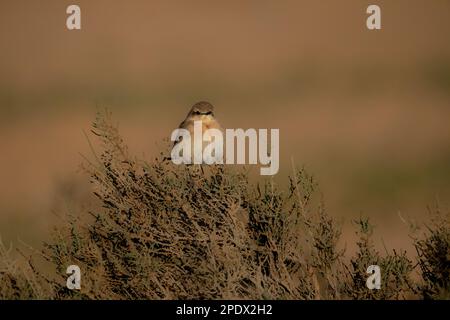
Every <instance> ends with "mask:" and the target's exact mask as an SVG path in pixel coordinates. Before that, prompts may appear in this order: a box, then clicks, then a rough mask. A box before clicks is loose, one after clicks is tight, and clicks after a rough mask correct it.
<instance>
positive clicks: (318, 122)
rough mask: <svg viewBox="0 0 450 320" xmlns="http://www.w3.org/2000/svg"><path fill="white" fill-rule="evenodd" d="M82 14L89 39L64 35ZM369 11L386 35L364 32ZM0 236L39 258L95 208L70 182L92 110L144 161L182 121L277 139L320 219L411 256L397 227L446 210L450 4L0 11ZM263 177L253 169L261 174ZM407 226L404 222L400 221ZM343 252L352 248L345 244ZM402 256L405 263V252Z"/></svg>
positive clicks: (79, 179) (18, 1)
mask: <svg viewBox="0 0 450 320" xmlns="http://www.w3.org/2000/svg"><path fill="white" fill-rule="evenodd" d="M73 3H76V4H78V5H79V6H80V7H81V12H82V30H81V31H68V30H67V29H66V18H67V14H66V8H67V6H68V5H70V4H73ZM369 4H378V5H379V6H380V7H381V10H382V30H381V31H369V30H367V29H366V26H365V21H366V18H367V14H366V8H367V6H368V5H369ZM0 7H1V10H0V150H1V153H0V235H1V237H2V238H3V242H5V243H6V244H9V243H13V244H14V243H17V242H20V241H23V242H25V243H28V244H30V245H32V246H37V247H39V246H40V243H41V242H42V241H43V240H46V239H48V237H49V235H50V229H51V226H52V225H54V224H55V223H58V221H59V218H58V217H57V215H58V214H60V213H64V212H75V213H76V212H86V208H85V206H86V207H88V206H90V203H91V202H92V201H93V199H92V197H91V196H90V186H89V183H88V180H89V179H88V177H87V176H85V175H84V174H83V173H82V172H80V170H79V164H80V163H81V162H82V157H81V156H80V153H81V154H87V155H89V153H90V151H89V146H88V143H87V140H86V138H85V136H84V133H83V131H84V132H89V129H90V125H91V122H92V121H93V120H94V117H95V113H96V110H97V108H103V107H108V108H109V109H110V110H112V112H113V116H114V119H115V121H117V122H118V123H119V124H120V128H121V132H122V134H123V136H124V138H125V140H126V141H127V143H128V144H129V146H130V150H131V152H132V153H134V154H136V155H137V156H140V157H143V158H145V159H149V160H151V159H152V158H153V157H154V156H155V155H156V153H157V152H158V151H159V150H158V148H159V142H161V141H162V140H163V139H164V138H168V137H169V135H170V132H171V131H172V130H173V129H174V128H175V127H176V126H177V125H178V124H179V123H180V122H181V120H183V118H184V117H185V115H186V113H187V111H188V110H189V108H190V106H191V105H192V104H193V103H194V102H196V101H198V100H208V101H210V102H212V103H213V104H214V105H215V106H216V109H217V112H216V113H217V117H218V118H219V120H220V121H221V123H222V124H223V126H224V127H228V128H238V127H242V128H279V129H280V138H281V146H280V148H281V149H280V159H281V170H280V172H279V173H278V175H277V176H276V177H275V178H274V179H275V180H276V182H277V183H280V184H282V185H283V184H284V185H287V183H288V180H287V175H288V174H289V173H291V172H292V167H291V159H292V158H293V159H294V161H295V163H296V164H297V165H298V166H301V165H305V166H306V168H307V169H308V170H309V172H311V173H313V174H314V175H315V176H316V178H317V180H318V181H319V183H320V186H321V190H322V192H323V195H324V200H325V204H326V208H327V209H328V211H329V213H330V214H331V215H332V216H334V217H336V218H337V219H339V220H342V222H343V223H344V227H343V228H344V240H346V239H351V238H352V234H353V228H352V225H351V221H352V219H355V218H358V217H359V216H360V215H363V216H369V217H370V218H371V219H372V221H373V222H374V224H375V225H376V230H375V231H376V232H377V233H376V234H377V236H376V239H377V241H378V242H377V245H379V246H381V245H382V243H383V242H384V244H385V245H386V247H387V248H401V247H405V246H407V243H409V239H408V237H407V233H408V227H407V226H406V225H405V224H404V223H403V222H402V220H401V218H400V216H403V217H412V218H414V219H426V214H427V209H426V208H427V205H429V204H433V203H435V201H436V199H439V201H440V202H441V204H442V205H444V206H445V205H448V200H449V199H450V125H449V120H450V41H449V34H450V1H447V0H432V1H419V0H417V1H412V0H397V1H362V0H354V1H334V0H322V1H314V0H308V1H300V0H297V1H289V0H284V1H274V0H273V1H264V0H258V1H194V0H192V1H136V0H133V1H107V0H89V1H87V0H78V1H70V2H69V1H61V0H53V1H49V0H41V1H25V0H14V1H12V0H0ZM255 170H256V169H255ZM399 214H400V215H399ZM348 246H349V247H350V249H351V243H350V242H349V243H348ZM407 249H408V248H407Z"/></svg>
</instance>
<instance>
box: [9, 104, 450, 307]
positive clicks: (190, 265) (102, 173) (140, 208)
mask: <svg viewBox="0 0 450 320" xmlns="http://www.w3.org/2000/svg"><path fill="white" fill-rule="evenodd" d="M110 117H111V115H110V114H109V113H106V114H105V115H102V114H100V115H99V116H98V117H97V119H96V121H95V122H94V126H93V133H94V134H95V136H96V137H98V139H99V141H100V143H101V153H100V154H99V155H97V154H96V150H95V148H92V151H93V159H94V160H92V161H90V160H88V159H87V158H86V161H85V163H84V166H83V167H84V169H85V171H86V172H87V173H88V175H89V177H90V181H91V183H92V185H93V189H94V193H95V195H96V196H97V198H98V199H99V201H100V203H101V209H98V210H93V211H91V212H89V215H88V214H81V215H76V216H71V217H69V218H70V219H69V220H68V221H67V223H65V225H64V226H63V227H58V228H56V230H55V232H54V235H53V240H52V241H51V242H50V243H46V244H45V245H44V250H43V251H42V256H43V257H45V259H46V260H47V261H48V262H49V264H50V267H51V268H52V269H53V272H52V274H53V277H51V278H44V277H43V276H42V275H40V274H37V272H36V269H35V268H32V266H33V264H31V263H30V264H28V266H29V267H27V268H24V269H19V270H18V269H15V268H11V264H10V262H8V261H10V260H7V259H5V257H4V256H3V257H0V266H1V268H0V297H4V298H8V299H27V298H41V297H50V298H54V299H408V298H447V299H448V297H449V274H448V273H449V256H450V254H449V232H450V231H449V224H448V212H446V214H443V213H442V212H441V213H440V216H443V217H444V218H441V219H444V220H445V219H446V220H445V222H443V221H442V220H440V221H439V222H436V223H434V224H432V225H431V226H429V227H428V232H427V233H426V234H425V235H424V236H423V237H422V238H421V237H416V238H414V244H415V246H416V248H417V252H418V258H417V265H418V266H419V268H420V270H421V272H420V275H421V279H420V282H419V283H413V281H412V280H411V273H412V272H413V270H414V268H415V267H416V265H414V264H413V262H411V261H410V260H409V259H408V258H407V257H406V254H405V253H404V252H401V253H397V252H396V251H393V252H392V253H389V252H386V254H385V255H384V256H383V255H381V254H380V253H379V252H377V251H376V250H375V249H374V246H373V243H372V240H371V234H372V227H371V225H370V224H369V222H368V220H365V219H361V220H359V221H357V226H358V229H359V230H358V233H359V241H358V243H357V245H358V250H357V252H356V253H355V255H354V256H353V258H351V260H350V263H346V260H345V259H344V254H345V252H344V250H339V249H338V247H339V239H340V234H341V230H340V226H339V225H338V224H337V223H336V222H335V221H334V219H333V218H332V217H331V216H330V215H328V214H327V212H326V210H325V208H324V205H323V201H322V200H321V199H320V198H319V197H318V192H317V186H316V183H315V181H314V179H313V178H312V177H311V176H310V175H309V174H308V173H307V172H306V171H305V170H304V169H300V170H296V169H294V170H293V176H292V177H290V178H289V187H288V188H287V190H283V189H281V188H280V187H278V186H277V185H275V184H274V183H273V181H272V180H270V179H269V180H266V181H265V182H264V183H262V184H261V183H256V182H251V181H250V180H249V178H248V176H247V175H246V174H245V171H244V170H241V169H236V168H232V167H230V166H219V165H217V166H202V165H180V166H176V165H174V164H172V163H171V162H170V161H168V160H165V158H164V155H163V154H161V155H160V156H159V157H157V158H156V159H155V160H154V161H152V162H151V163H147V162H145V161H143V160H140V159H136V158H133V157H132V156H130V155H129V153H128V150H127V148H126V145H125V144H124V142H123V140H122V138H121V137H120V135H119V133H118V130H117V128H116V127H115V126H113V125H112V124H111V123H112V122H111V118H110ZM74 264H75V265H78V266H79V267H80V269H81V272H82V283H81V290H69V289H67V288H66V280H67V276H68V275H67V274H66V268H67V267H68V266H69V265H74ZM374 264H376V265H379V266H380V267H381V272H382V287H381V289H380V290H369V289H368V288H367V287H366V280H367V277H368V276H369V275H368V274H367V273H366V270H367V267H368V266H369V265H374ZM5 266H7V267H6V268H5ZM37 279H39V281H38V280H37ZM46 286H50V289H49V290H46V291H44V290H42V288H43V287H46Z"/></svg>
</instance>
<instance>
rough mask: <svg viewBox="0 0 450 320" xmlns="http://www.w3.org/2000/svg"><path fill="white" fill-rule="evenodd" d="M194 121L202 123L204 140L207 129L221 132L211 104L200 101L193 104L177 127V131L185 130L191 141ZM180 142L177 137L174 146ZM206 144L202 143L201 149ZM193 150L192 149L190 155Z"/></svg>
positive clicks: (180, 139)
mask: <svg viewBox="0 0 450 320" xmlns="http://www.w3.org/2000/svg"><path fill="white" fill-rule="evenodd" d="M196 121H201V122H202V132H203V134H204V136H203V138H204V139H206V138H207V134H205V133H206V130H208V129H218V130H220V131H223V129H222V127H221V125H220V124H219V122H218V121H217V119H216V118H215V115H214V107H213V105H212V104H211V103H209V102H206V101H200V102H197V103H196V104H194V105H193V106H192V108H191V110H190V111H189V113H188V114H187V116H186V119H184V121H183V122H181V124H180V125H179V127H178V128H179V129H186V130H188V131H189V133H190V134H191V139H192V141H193V139H194V123H195V122H196ZM181 141H182V137H179V138H178V139H176V140H175V142H174V146H175V145H176V144H177V143H180V142H181ZM207 144H208V143H206V142H204V143H203V148H205V146H206V145H207ZM193 152H194V150H193V149H192V153H191V154H192V155H193V154H194V153H193Z"/></svg>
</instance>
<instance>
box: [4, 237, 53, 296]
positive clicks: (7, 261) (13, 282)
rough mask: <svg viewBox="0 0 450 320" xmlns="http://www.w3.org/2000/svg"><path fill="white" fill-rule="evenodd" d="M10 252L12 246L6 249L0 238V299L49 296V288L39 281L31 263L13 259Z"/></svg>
mask: <svg viewBox="0 0 450 320" xmlns="http://www.w3.org/2000/svg"><path fill="white" fill-rule="evenodd" d="M11 252H12V247H10V248H9V249H7V248H6V247H5V245H4V244H3V242H2V241H1V238H0V300H4V299H46V298H49V297H50V288H49V287H48V285H47V284H44V283H42V281H40V280H41V279H39V277H38V276H37V275H36V272H34V270H33V267H32V265H28V264H26V262H25V261H23V260H19V259H13V258H12V257H11ZM46 289H47V290H46Z"/></svg>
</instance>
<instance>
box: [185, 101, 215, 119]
mask: <svg viewBox="0 0 450 320" xmlns="http://www.w3.org/2000/svg"><path fill="white" fill-rule="evenodd" d="M188 117H190V118H191V119H192V120H194V121H197V120H202V121H205V120H210V119H212V118H213V117H214V107H213V105H212V104H211V103H209V102H206V101H200V102H197V103H196V104H194V105H193V106H192V108H191V111H189V114H188Z"/></svg>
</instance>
